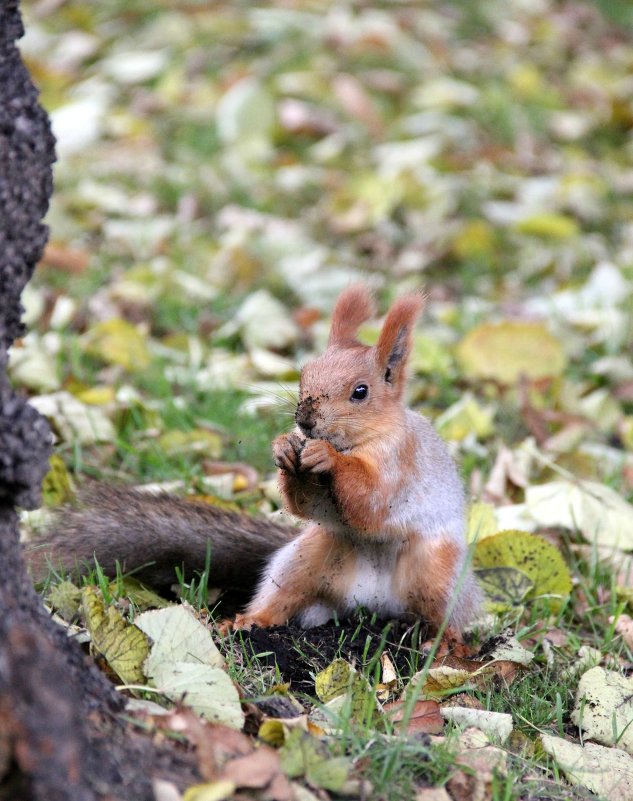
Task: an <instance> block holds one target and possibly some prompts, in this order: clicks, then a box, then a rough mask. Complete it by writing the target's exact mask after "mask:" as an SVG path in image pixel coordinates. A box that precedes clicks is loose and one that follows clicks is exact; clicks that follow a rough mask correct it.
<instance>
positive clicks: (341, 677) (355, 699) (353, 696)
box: [314, 659, 377, 720]
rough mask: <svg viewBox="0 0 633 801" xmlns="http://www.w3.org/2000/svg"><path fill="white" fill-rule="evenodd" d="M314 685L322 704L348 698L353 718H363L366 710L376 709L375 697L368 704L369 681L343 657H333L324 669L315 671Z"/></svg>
mask: <svg viewBox="0 0 633 801" xmlns="http://www.w3.org/2000/svg"><path fill="white" fill-rule="evenodd" d="M314 686H315V689H316V694H317V696H318V697H319V700H320V701H322V702H323V703H324V704H327V703H330V702H331V701H334V700H336V699H341V700H344V699H349V700H350V703H351V715H352V717H353V718H354V719H355V720H361V719H363V718H364V717H365V716H366V714H367V712H368V711H370V712H371V711H372V710H374V709H376V706H377V704H376V700H375V698H372V700H371V703H369V704H368V696H369V693H371V689H370V687H369V682H368V681H367V679H366V678H365V677H364V676H362V675H361V674H360V673H358V671H357V670H356V669H355V668H353V667H352V666H351V665H350V664H349V663H348V662H346V661H345V660H344V659H335V660H334V661H333V662H332V663H331V664H330V665H328V666H327V667H326V668H325V670H322V671H321V672H320V673H317V675H316V677H315V680H314Z"/></svg>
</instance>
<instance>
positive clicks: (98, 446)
mask: <svg viewBox="0 0 633 801" xmlns="http://www.w3.org/2000/svg"><path fill="white" fill-rule="evenodd" d="M23 12H24V15H25V23H26V30H27V33H26V36H25V38H24V39H23V40H22V42H21V49H22V52H23V55H24V58H25V60H26V62H27V65H28V67H29V69H30V70H31V72H32V74H33V77H34V80H35V82H36V83H37V85H38V87H39V88H40V90H41V99H42V103H43V104H44V106H45V107H46V108H47V110H48V111H49V113H50V115H51V118H52V124H53V129H54V132H55V134H56V136H57V140H58V163H57V165H56V167H55V182H56V191H55V196H54V198H53V202H52V205H51V209H50V213H49V216H48V223H49V225H50V229H51V236H50V244H49V246H48V248H47V250H46V253H45V256H44V259H43V262H42V265H41V267H40V269H39V270H38V273H37V275H36V278H35V280H34V281H33V282H32V283H31V284H30V285H29V287H28V288H27V291H26V293H25V296H24V303H25V306H26V310H27V312H26V318H25V319H26V320H27V322H28V323H29V326H30V332H29V333H28V334H27V336H26V337H25V338H24V339H23V341H22V342H21V343H18V345H17V346H16V347H15V348H14V351H13V357H12V375H13V379H14V381H15V383H16V384H18V385H20V386H22V387H23V388H24V389H25V391H27V392H29V393H30V394H31V395H32V396H33V402H34V403H35V404H36V405H37V406H38V408H40V409H41V410H42V411H43V412H44V413H45V414H47V415H48V417H49V419H50V420H51V422H52V425H53V427H54V429H55V431H56V434H57V437H58V446H59V449H58V452H59V454H60V455H61V456H62V457H63V458H64V460H65V462H66V464H67V465H68V466H70V468H71V469H72V470H73V471H75V472H78V473H86V474H89V475H100V476H105V477H107V478H127V479H131V480H135V481H149V480H154V481H165V480H167V479H173V478H179V479H182V480H183V481H184V483H185V485H186V486H190V485H194V486H198V485H199V483H200V482H204V480H205V479H206V478H210V477H213V475H214V474H215V472H217V471H216V466H215V462H214V461H210V460H216V461H217V460H219V461H230V462H240V463H243V464H248V465H251V466H254V467H255V468H256V469H257V470H259V471H260V474H261V475H267V474H268V473H270V472H271V470H272V463H271V459H270V455H269V443H270V439H271V438H272V436H273V434H275V433H278V432H279V431H280V430H283V429H284V428H286V429H287V428H289V427H290V425H291V418H290V417H284V416H283V415H282V414H279V412H284V411H285V412H289V411H291V410H292V402H291V401H290V402H288V397H291V396H292V391H293V389H294V388H295V387H296V382H297V376H298V372H297V370H298V366H300V364H301V363H302V362H303V361H304V360H305V359H306V358H308V357H309V356H310V354H312V353H314V352H315V351H318V350H319V349H320V348H322V347H323V343H324V339H325V336H326V334H327V326H328V318H329V313H330V310H331V307H332V303H333V300H334V298H335V297H336V295H337V293H338V292H339V291H340V289H341V288H342V287H344V286H346V285H347V284H349V283H350V282H351V281H355V280H362V281H365V282H367V283H368V284H369V285H371V286H372V287H374V289H375V290H376V292H377V296H378V298H379V303H380V308H381V311H382V312H384V311H385V310H386V308H387V305H388V303H389V301H390V300H391V299H392V298H393V297H394V296H396V295H397V294H398V293H400V292H402V291H405V290H407V289H411V288H417V287H420V286H425V287H426V290H427V292H428V294H429V297H430V301H429V305H428V309H427V312H426V314H425V318H424V320H423V322H422V324H421V326H420V329H419V332H418V335H417V338H416V345H415V353H414V356H413V364H412V374H413V381H412V388H411V401H412V403H413V405H414V406H415V407H416V408H419V409H420V410H421V411H422V412H424V413H425V414H428V415H429V416H430V417H432V418H433V419H434V420H435V421H436V424H437V425H438V428H439V429H440V431H441V433H442V434H443V436H445V437H446V438H447V439H448V440H449V441H451V442H452V443H453V445H452V447H453V448H454V450H455V451H456V452H458V453H459V457H460V460H461V463H462V465H463V470H464V473H465V475H466V478H467V480H468V481H469V484H470V489H471V491H472V492H473V493H474V495H475V496H476V497H481V498H483V499H485V500H488V501H490V502H491V503H492V504H493V505H494V506H495V507H500V508H506V507H507V509H508V510H512V511H509V512H508V515H509V517H508V518H507V520H505V519H504V521H503V522H505V523H508V522H509V523H513V524H517V520H518V517H517V515H521V514H524V511H525V510H524V508H521V507H524V506H525V503H524V501H525V493H526V489H527V488H528V487H529V486H530V485H531V484H533V483H542V482H544V481H547V480H550V479H552V478H556V477H560V476H569V475H573V476H579V477H583V478H588V479H591V480H594V481H597V482H599V483H601V484H603V485H606V486H609V487H611V488H612V489H614V490H616V491H617V492H618V493H620V494H623V495H624V496H627V497H629V498H631V497H632V496H633V367H632V365H631V344H632V341H633V322H632V318H633V315H632V314H631V310H632V297H633V135H632V134H633V35H632V33H631V31H632V30H633V8H632V7H631V5H630V4H629V3H627V2H620V3H617V2H606V0H605V2H602V3H597V2H594V3H592V2H555V0H503V1H502V0H481V1H480V2H442V3H439V2H420V3H410V4H407V3H395V2H394V3H389V2H385V3H378V2H375V3H372V2H350V3H325V2H301V3H299V2H285V3H282V2H278V3H270V4H253V3H246V2H241V3H240V2H235V3H213V4H211V3H204V2H193V1H192V2H171V3H168V2H161V0H153V1H152V2H150V0H125V2H123V1H120V0H110V1H109V2H107V3H98V2H93V3H87V2H75V1H72V0H69V1H68V2H63V0H39V2H25V3H23ZM377 330H378V325H377V324H376V325H368V326H366V328H365V330H364V331H363V336H364V338H365V341H367V342H371V341H372V338H375V336H376V331H377ZM60 464H61V463H60ZM58 469H59V470H60V471H61V472H62V473H63V470H62V468H61V466H60V465H58ZM245 476H246V477H245ZM213 480H214V481H216V484H215V485H214V486H215V487H216V489H217V491H218V492H221V491H222V489H221V487H220V488H219V489H218V487H219V484H217V481H218V479H217V478H214V479H213ZM60 481H61V483H63V481H62V480H61V479H60ZM231 482H232V484H231V485H230V486H229V494H230V493H231V492H233V491H235V490H236V489H237V490H242V491H246V492H247V494H248V492H249V491H252V492H251V495H250V496H249V497H250V500H254V502H256V503H257V504H266V503H270V502H272V503H274V499H273V500H272V501H270V499H268V500H267V499H264V497H263V496H262V495H261V490H258V491H257V492H255V490H254V484H253V482H252V481H251V480H250V479H249V478H248V476H247V475H246V473H244V471H242V472H240V471H239V470H238V471H237V473H235V474H234V475H233V477H232V478H231ZM205 486H207V485H205ZM51 487H52V489H51ZM224 489H225V490H226V487H224ZM53 490H54V481H53V482H52V484H51V486H49V491H53ZM270 492H271V493H274V490H272V489H270ZM258 493H260V494H258ZM500 514H502V513H500ZM524 524H525V525H527V524H526V523H525V521H524Z"/></svg>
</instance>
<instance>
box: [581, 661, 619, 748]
mask: <svg viewBox="0 0 633 801" xmlns="http://www.w3.org/2000/svg"><path fill="white" fill-rule="evenodd" d="M571 719H572V721H573V722H574V724H575V725H576V726H578V728H579V729H581V730H582V731H583V732H584V736H585V737H586V738H587V739H590V740H596V741H597V742H599V743H602V744H604V745H614V746H617V747H618V748H622V749H624V750H625V751H627V752H628V753H629V754H633V725H631V721H632V720H633V678H626V677H625V676H623V675H622V674H621V673H616V672H615V671H613V670H605V669H604V668H601V667H594V668H591V670H588V671H587V672H586V673H584V674H583V675H582V676H581V678H580V681H579V682H578V690H577V692H576V701H575V703H574V708H573V710H572V713H571Z"/></svg>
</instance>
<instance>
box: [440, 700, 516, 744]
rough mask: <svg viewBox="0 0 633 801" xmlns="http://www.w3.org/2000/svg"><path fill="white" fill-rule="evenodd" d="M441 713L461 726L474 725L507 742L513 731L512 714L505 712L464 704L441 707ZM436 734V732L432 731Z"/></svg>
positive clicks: (490, 735) (502, 741)
mask: <svg viewBox="0 0 633 801" xmlns="http://www.w3.org/2000/svg"><path fill="white" fill-rule="evenodd" d="M439 711H440V714H441V716H442V717H443V718H444V719H445V720H450V721H452V722H453V723H458V724H459V725H460V726H464V727H466V726H474V727H475V728H476V729H479V730H480V731H483V732H484V734H487V735H488V737H494V738H495V739H496V740H498V741H499V742H501V743H505V741H506V740H507V739H508V737H509V736H510V734H511V733H512V728H513V726H512V715H509V714H507V713H505V712H488V711H487V710H483V709H469V708H466V707H463V706H450V707H444V706H443V707H441V708H440V710H439ZM430 733H431V734H435V733H436V732H430Z"/></svg>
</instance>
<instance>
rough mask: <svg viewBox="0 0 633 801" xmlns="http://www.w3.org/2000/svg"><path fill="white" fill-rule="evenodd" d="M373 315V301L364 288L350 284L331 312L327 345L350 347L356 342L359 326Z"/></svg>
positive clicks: (374, 309)
mask: <svg viewBox="0 0 633 801" xmlns="http://www.w3.org/2000/svg"><path fill="white" fill-rule="evenodd" d="M375 313H376V308H375V306H374V299H373V297H372V294H371V292H370V291H369V289H367V287H366V286H363V285H362V284H352V286H349V287H348V288H347V289H344V290H343V292H341V294H340V295H339V298H338V300H337V301H336V306H335V307H334V311H333V312H332V328H331V330H330V338H329V340H328V345H350V344H352V343H354V342H356V332H357V331H358V327H359V325H360V324H361V323H364V322H365V320H369V319H370V318H371V317H373V316H374V314H375Z"/></svg>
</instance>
